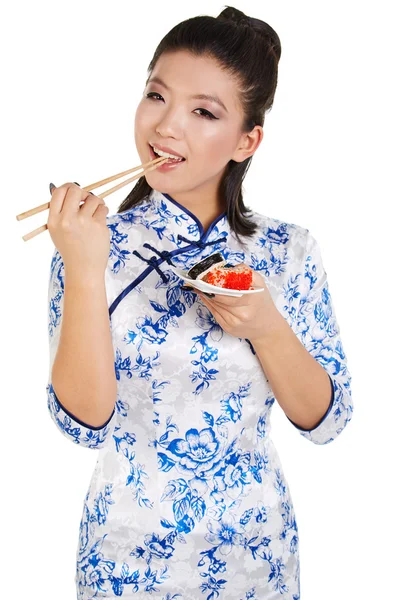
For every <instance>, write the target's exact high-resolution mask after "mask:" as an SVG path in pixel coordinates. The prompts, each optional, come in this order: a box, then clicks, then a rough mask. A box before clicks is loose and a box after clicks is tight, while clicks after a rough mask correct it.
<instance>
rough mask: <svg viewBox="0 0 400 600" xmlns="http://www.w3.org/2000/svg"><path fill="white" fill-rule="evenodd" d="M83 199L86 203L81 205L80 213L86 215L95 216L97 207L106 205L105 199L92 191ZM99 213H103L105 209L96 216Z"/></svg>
mask: <svg viewBox="0 0 400 600" xmlns="http://www.w3.org/2000/svg"><path fill="white" fill-rule="evenodd" d="M83 200H84V203H83V204H82V205H81V207H80V209H79V212H80V214H82V215H83V216H86V217H94V216H95V213H96V212H97V209H98V208H99V207H100V206H103V207H105V202H104V199H103V198H99V197H98V196H95V195H94V194H92V193H91V192H86V195H85V197H84V198H83ZM99 214H100V215H102V214H103V211H100V213H98V214H97V215H96V216H98V215H99Z"/></svg>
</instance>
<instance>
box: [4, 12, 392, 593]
mask: <svg viewBox="0 0 400 600" xmlns="http://www.w3.org/2000/svg"><path fill="white" fill-rule="evenodd" d="M223 6H224V5H223V4H222V3H221V4H220V3H219V2H213V1H209V2H207V1H203V2H201V3H197V2H187V1H186V2H173V1H168V2H160V1H158V0H153V1H152V2H133V0H131V1H114V2H112V3H111V2H99V1H97V2H94V1H93V2H88V1H82V0H80V1H79V2H77V1H75V0H68V2H67V1H60V0H58V1H57V2H44V1H42V0H36V1H35V2H28V1H23V2H15V3H13V4H11V3H10V4H8V6H7V8H6V9H3V15H2V35H1V39H0V44H1V62H2V67H1V69H2V74H1V80H2V89H3V91H2V96H1V105H2V108H1V146H2V162H1V165H2V167H3V168H2V183H1V186H2V198H3V201H2V205H3V209H2V211H3V212H2V214H3V217H4V219H3V224H4V227H3V229H2V236H1V244H2V252H1V256H2V275H3V277H2V280H3V284H2V294H1V301H2V305H3V306H2V315H3V318H2V344H1V347H2V349H3V353H2V361H1V364H2V388H3V389H2V398H1V402H2V427H1V443H2V470H1V473H2V477H1V484H2V494H1V497H2V506H3V508H2V515H1V517H2V543H1V546H2V551H3V560H2V573H3V575H2V579H1V582H0V586H1V588H2V589H1V597H2V598H4V600H11V599H13V600H14V598H21V599H22V598H24V599H25V598H32V597H38V598H40V600H55V599H57V600H73V598H75V597H76V595H75V584H74V576H75V552H76V547H77V543H78V535H79V521H80V517H81V511H82V506H83V500H84V496H85V493H86V489H87V486H88V483H89V479H90V476H91V473H92V470H93V468H94V465H95V462H96V460H97V455H98V451H93V450H88V449H84V448H82V447H79V446H76V445H74V444H73V443H71V442H70V441H69V440H67V439H66V438H64V437H63V436H62V434H61V433H60V431H59V430H58V429H57V428H56V426H55V425H54V423H53V421H52V420H51V418H50V415H49V413H48V409H47V399H46V392H45V386H46V382H47V376H48V337H47V335H48V334H47V291H48V278H49V273H50V260H51V256H52V253H53V244H52V241H51V238H50V235H49V233H48V231H46V232H44V233H42V234H40V235H39V236H37V237H36V238H34V239H32V240H30V241H28V242H24V241H23V240H22V235H24V234H25V233H27V232H28V231H32V230H33V229H35V228H36V227H38V226H39V225H42V224H44V223H46V222H47V214H48V213H47V211H46V212H42V213H40V214H39V215H36V216H35V217H31V218H30V219H27V220H26V221H21V222H17V221H16V219H15V216H16V215H17V214H18V213H21V212H23V211H26V210H28V209H29V208H31V207H34V206H37V205H39V204H42V203H43V202H47V201H48V200H49V199H50V195H49V191H48V184H49V182H50V181H52V182H54V183H55V184H56V185H57V186H58V185H61V184H62V183H64V182H67V181H77V182H79V183H80V184H81V185H82V186H85V185H88V184H89V183H92V182H93V181H98V180H99V179H102V178H103V177H106V176H108V175H113V174H115V173H118V172H120V171H122V170H124V169H129V168H131V167H132V166H135V165H137V164H139V160H138V155H137V153H136V148H135V143H134V135H133V126H134V125H133V124H134V113H135V109H136V106H137V104H138V102H139V100H140V97H141V94H142V92H143V88H144V82H145V78H146V69H147V65H148V63H149V62H150V60H151V58H152V55H153V52H154V50H155V48H156V46H157V44H158V42H159V41H160V40H161V38H162V37H163V36H164V35H165V34H166V33H167V32H168V31H169V30H170V29H171V28H172V27H173V26H174V25H175V24H176V23H178V22H180V21H182V20H184V19H186V18H189V17H193V16H196V15H199V14H208V15H211V16H217V15H218V13H219V12H220V11H221V10H222V9H223ZM234 6H235V7H236V8H239V9H241V10H243V11H244V12H246V14H248V15H250V16H253V17H257V18H260V19H263V20H265V21H267V22H268V23H269V24H270V25H271V26H272V27H273V28H274V29H275V30H276V31H277V32H278V34H279V36H280V39H281V43H282V58H281V61H280V64H279V81H278V88H277V91H276V96H275V103H274V106H273V108H272V111H271V112H270V113H269V114H268V115H267V118H266V122H265V125H264V131H265V136H264V140H263V142H262V144H261V146H260V148H259V149H258V150H257V152H256V154H255V156H254V159H253V163H252V165H251V167H250V170H249V172H248V174H247V177H246V179H245V186H244V187H245V202H246V203H247V204H248V205H249V206H250V207H251V208H253V209H254V210H256V211H258V212H261V213H263V214H265V215H269V216H271V217H274V218H278V219H282V220H286V221H288V222H291V223H297V224H298V225H301V226H303V227H306V228H308V229H309V230H310V232H311V233H312V235H314V236H315V238H316V239H317V241H318V242H319V244H320V247H321V250H322V255H323V260H324V265H325V269H326V271H327V274H328V280H329V284H330V290H331V294H332V299H333V303H334V307H335V310H336V314H337V318H338V322H339V325H340V329H341V336H342V342H343V346H344V349H345V352H346V354H347V357H348V366H349V370H350V372H351V374H352V376H353V382H352V391H353V399H354V416H353V420H352V421H351V423H350V424H349V425H348V427H347V428H346V429H345V431H344V432H343V433H342V434H341V435H340V436H339V437H338V438H337V439H336V440H335V441H334V442H333V443H331V444H328V445H327V446H317V445H314V444H312V443H311V442H309V441H308V440H306V439H304V438H303V437H301V436H300V433H299V432H298V431H297V430H296V429H295V428H294V427H293V426H292V425H291V424H290V422H289V421H288V420H287V419H286V417H285V415H284V414H283V412H282V410H281V409H280V407H279V406H278V405H276V406H275V408H274V410H273V416H272V435H273V439H274V442H275V444H276V446H277V448H278V451H279V452H280V456H281V460H282V463H283V467H284V472H285V475H286V477H287V479H288V481H289V484H290V491H291V494H292V497H293V502H294V507H295V511H296V515H297V521H298V527H299V536H300V556H301V584H302V585H301V588H302V596H301V597H302V600H337V599H338V598H340V599H341V600H355V599H357V600H358V599H361V598H362V599H363V600H372V599H374V600H375V599H377V598H379V599H380V598H389V597H390V598H394V597H397V593H398V588H399V583H398V562H399V551H398V547H399V534H400V531H399V517H398V507H399V500H400V499H399V495H398V492H397V491H396V486H397V485H398V478H399V477H398V472H399V469H398V458H399V452H398V429H399V408H398V403H399V399H400V395H399V384H398V372H399V369H398V359H399V346H398V338H399V327H398V322H399V316H398V313H399V310H398V305H399V286H398V272H397V265H398V264H399V252H398V238H399V226H398V221H397V219H396V214H398V213H397V210H398V207H397V204H398V202H399V134H400V128H399V117H398V114H399V107H400V97H399V78H398V74H399V59H400V56H399V54H400V51H399V45H398V39H399V38H398V21H397V19H395V14H394V6H395V3H394V2H393V3H390V2H388V1H386V2H382V1H380V2H379V3H378V2H366V1H365V0H364V1H352V2H350V1H349V0H337V1H336V2H330V3H326V2H320V1H317V0H314V1H311V0H303V1H302V2H300V3H299V2H298V1H297V0H296V1H284V2H283V1H282V0H279V1H275V2H268V1H266V2H262V3H260V2H259V1H258V0H256V1H250V0H246V1H245V2H244V1H236V2H235V3H234ZM396 171H397V172H396ZM127 189H128V188H123V189H122V190H120V191H119V192H117V193H116V194H114V195H111V196H109V197H108V198H107V205H108V206H109V207H110V213H109V214H112V213H113V212H116V211H117V208H118V205H119V203H120V202H121V201H122V199H123V198H125V196H126V194H127V193H128V192H127ZM129 189H131V188H130V187H129ZM88 309H90V307H88ZM396 473H397V475H396ZM396 507H397V508H396ZM200 597H202V596H201V594H200V592H199V598H200ZM203 597H205V596H203ZM221 597H222V598H223V600H238V599H236V598H235V599H227V598H225V597H224V596H221Z"/></svg>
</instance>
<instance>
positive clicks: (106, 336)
mask: <svg viewBox="0 0 400 600" xmlns="http://www.w3.org/2000/svg"><path fill="white" fill-rule="evenodd" d="M48 302H49V318H48V325H49V343H50V371H49V380H48V385H47V388H46V389H47V398H48V401H47V404H48V409H49V411H50V414H51V417H52V418H53V420H54V422H55V423H56V425H57V426H58V427H59V429H60V430H61V431H62V433H63V434H64V435H65V436H66V437H68V438H69V439H71V440H72V441H74V442H75V443H77V444H81V445H83V446H86V447H89V448H94V449H97V448H99V447H101V446H103V445H105V443H106V441H107V440H108V438H109V436H110V435H111V433H112V432H113V430H114V424H115V418H116V411H115V403H116V396H117V383H116V377H115V370H114V350H113V346H112V338H111V331H110V323H109V315H108V306H107V298H106V291H105V281H104V279H102V281H91V280H89V279H86V280H85V281H84V282H82V281H79V280H78V279H75V278H74V276H73V274H72V273H71V274H69V273H66V274H65V275H64V264H63V261H62V258H61V255H60V254H59V252H58V251H57V250H56V251H55V253H54V255H53V259H52V265H51V275H50V283H49V295H48Z"/></svg>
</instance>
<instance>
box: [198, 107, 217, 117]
mask: <svg viewBox="0 0 400 600" xmlns="http://www.w3.org/2000/svg"><path fill="white" fill-rule="evenodd" d="M195 110H201V111H202V112H203V113H205V114H204V115H200V117H204V118H206V119H216V118H217V117H214V115H213V114H212V113H210V112H209V111H208V110H206V109H205V108H196V109H195Z"/></svg>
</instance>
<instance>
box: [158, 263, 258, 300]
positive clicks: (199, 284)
mask: <svg viewBox="0 0 400 600" xmlns="http://www.w3.org/2000/svg"><path fill="white" fill-rule="evenodd" d="M168 266H169V268H170V269H171V271H173V272H174V273H175V275H177V276H178V277H180V278H181V279H183V280H184V282H185V283H187V284H188V285H190V286H191V287H194V288H196V290H200V291H201V292H207V293H209V294H220V295H221V296H234V297H240V296H243V294H255V293H256V292H262V291H263V290H264V288H263V287H259V286H254V289H252V290H231V289H228V288H221V287H217V286H216V285H211V284H210V283H206V282H205V281H202V280H201V279H191V278H190V277H186V273H185V271H182V270H181V269H177V268H176V267H173V266H172V265H168Z"/></svg>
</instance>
